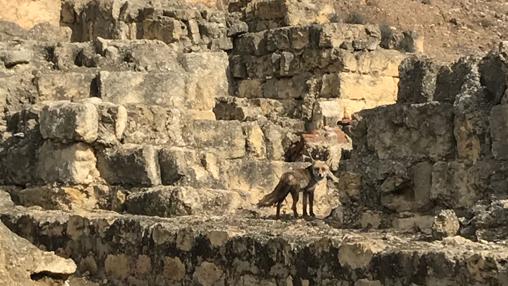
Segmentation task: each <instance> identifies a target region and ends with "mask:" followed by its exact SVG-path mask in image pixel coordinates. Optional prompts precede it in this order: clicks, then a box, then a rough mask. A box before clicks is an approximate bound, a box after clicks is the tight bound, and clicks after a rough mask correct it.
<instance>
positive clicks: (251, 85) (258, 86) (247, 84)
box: [238, 79, 263, 98]
mask: <svg viewBox="0 0 508 286" xmlns="http://www.w3.org/2000/svg"><path fill="white" fill-rule="evenodd" d="M238 96H239V97H245V98H260V97H263V91H262V82H261V81H260V80H258V79H247V80H242V81H240V82H239V83H238Z"/></svg>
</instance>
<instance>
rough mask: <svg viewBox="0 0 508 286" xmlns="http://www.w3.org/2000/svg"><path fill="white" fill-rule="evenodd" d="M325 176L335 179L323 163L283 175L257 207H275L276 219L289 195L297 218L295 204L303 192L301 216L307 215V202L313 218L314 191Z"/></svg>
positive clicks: (316, 163)
mask: <svg viewBox="0 0 508 286" xmlns="http://www.w3.org/2000/svg"><path fill="white" fill-rule="evenodd" d="M327 176H329V177H332V178H333V179H334V178H335V177H334V176H333V175H332V174H331V173H330V170H329V168H328V165H326V163H325V162H323V161H314V162H313V163H312V165H311V166H309V167H307V168H305V169H297V170H292V171H289V172H286V173H284V174H283V175H282V176H281V178H280V180H279V183H278V184H277V186H276V187H275V189H274V190H273V191H272V192H271V193H269V194H268V195H266V196H264V197H263V198H262V199H261V200H260V201H259V202H258V204H257V205H258V207H270V206H273V205H276V206H277V213H276V218H277V219H278V218H279V217H280V208H281V205H282V202H283V201H284V199H285V198H286V197H287V195H288V194H291V197H292V198H293V205H292V210H293V214H294V216H295V218H298V212H297V210H296V204H297V203H298V195H299V193H300V192H303V216H308V214H307V201H308V203H309V213H310V215H311V216H314V210H313V208H314V189H315V188H316V185H317V183H319V182H320V181H321V180H323V179H325V178H326V177H327Z"/></svg>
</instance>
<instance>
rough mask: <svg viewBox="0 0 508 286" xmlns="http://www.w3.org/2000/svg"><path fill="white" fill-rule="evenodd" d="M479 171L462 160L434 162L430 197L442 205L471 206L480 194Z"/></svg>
mask: <svg viewBox="0 0 508 286" xmlns="http://www.w3.org/2000/svg"><path fill="white" fill-rule="evenodd" d="M479 174H480V172H479V170H477V169H475V168H468V167H467V166H466V165H465V163H464V162H460V161H450V162H436V163H435V164H434V166H433V167H432V187H431V193H430V194H431V198H432V199H433V200H435V201H436V202H437V203H438V204H440V205H443V206H454V207H472V206H473V205H474V204H475V202H476V200H478V198H479V195H480V190H477V187H476V185H480V183H481V182H480V181H479V179H478V176H479Z"/></svg>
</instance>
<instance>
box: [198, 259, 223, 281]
mask: <svg viewBox="0 0 508 286" xmlns="http://www.w3.org/2000/svg"><path fill="white" fill-rule="evenodd" d="M223 275H224V272H223V271H222V270H221V269H220V268H219V267H217V265H215V264H213V263H210V262H206V261H205V262H203V263H201V265H199V266H198V267H197V268H196V272H194V275H193V278H194V280H195V281H196V282H197V283H198V285H202V286H212V285H216V284H215V283H217V282H219V280H220V279H221V278H222V276H223Z"/></svg>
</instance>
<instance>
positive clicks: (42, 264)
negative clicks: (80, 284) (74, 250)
mask: <svg viewBox="0 0 508 286" xmlns="http://www.w3.org/2000/svg"><path fill="white" fill-rule="evenodd" d="M0 249H2V258H1V259H0V280H1V281H2V283H8V284H9V285H20V286H21V285H33V284H34V278H39V279H41V280H43V279H44V278H45V277H50V278H52V277H60V279H55V280H57V281H58V280H60V281H58V282H57V281H55V283H59V282H60V283H63V281H62V280H66V279H67V277H69V276H70V275H72V274H73V273H74V272H75V271H76V264H75V263H74V262H73V261H72V259H65V258H62V257H60V256H57V255H56V254H55V253H53V252H45V251H42V250H40V249H39V248H37V247H36V246H34V245H32V244H31V243H30V242H29V241H28V240H26V239H23V238H21V237H19V236H17V235H16V234H14V233H12V232H11V231H10V230H9V229H8V228H7V227H6V226H5V225H4V224H3V223H0Z"/></svg>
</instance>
